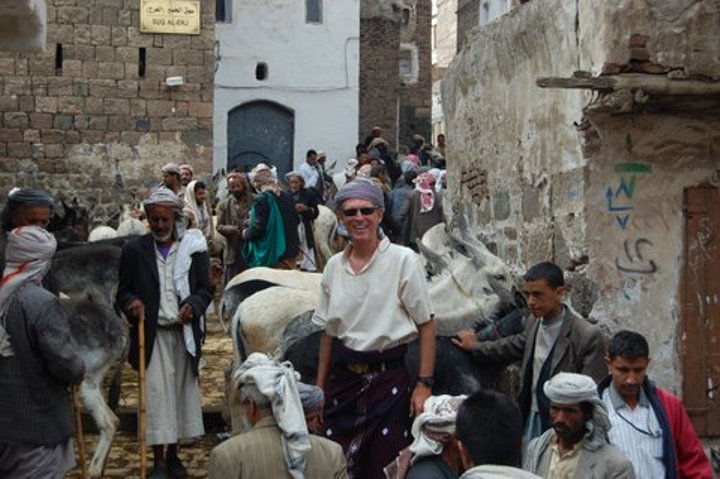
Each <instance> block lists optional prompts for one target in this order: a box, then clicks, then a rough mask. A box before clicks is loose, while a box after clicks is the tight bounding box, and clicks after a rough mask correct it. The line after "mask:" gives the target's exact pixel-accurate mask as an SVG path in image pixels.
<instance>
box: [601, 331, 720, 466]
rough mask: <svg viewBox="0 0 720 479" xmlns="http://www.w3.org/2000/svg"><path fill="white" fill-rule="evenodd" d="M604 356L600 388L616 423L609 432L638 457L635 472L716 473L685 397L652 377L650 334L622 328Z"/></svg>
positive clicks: (632, 459) (629, 453)
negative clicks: (605, 372) (604, 371)
mask: <svg viewBox="0 0 720 479" xmlns="http://www.w3.org/2000/svg"><path fill="white" fill-rule="evenodd" d="M605 361H606V363H607V365H608V367H609V368H610V376H608V377H607V378H605V379H604V380H603V381H602V382H601V383H600V386H599V392H600V397H601V398H602V400H603V401H604V402H605V404H606V405H607V409H608V412H609V415H610V422H611V423H612V429H610V431H609V433H608V437H609V439H610V443H611V444H613V445H614V446H615V447H616V448H618V449H620V451H622V452H623V453H624V454H625V456H627V458H628V459H630V462H632V463H633V466H634V467H635V475H636V476H637V477H664V478H697V479H701V478H702V479H711V478H712V477H713V473H712V469H711V467H710V462H709V461H708V458H707V456H706V455H705V452H704V451H703V447H702V444H701V443H700V440H699V439H698V437H697V434H696V433H695V429H694V428H693V425H692V423H691V422H690V417H689V416H688V414H687V412H686V411H685V407H684V406H683V403H682V401H681V400H680V399H678V398H677V397H676V396H674V395H673V394H671V393H669V392H668V391H666V390H664V389H661V388H659V387H657V386H656V385H655V384H654V383H653V382H652V381H650V380H649V379H648V378H647V375H646V372H647V367H648V364H650V349H649V347H648V343H647V340H646V339H645V338H644V337H643V336H642V335H641V334H639V333H636V332H633V331H620V332H618V333H617V334H615V336H613V338H612V339H611V340H610V345H609V346H608V357H607V358H606V360H605Z"/></svg>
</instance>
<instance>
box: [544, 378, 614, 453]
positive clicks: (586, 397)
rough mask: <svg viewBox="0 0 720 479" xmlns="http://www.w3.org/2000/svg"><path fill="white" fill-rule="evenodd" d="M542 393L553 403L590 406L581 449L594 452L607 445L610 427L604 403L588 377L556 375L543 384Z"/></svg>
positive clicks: (595, 386) (592, 381)
mask: <svg viewBox="0 0 720 479" xmlns="http://www.w3.org/2000/svg"><path fill="white" fill-rule="evenodd" d="M543 392H545V395H546V396H547V397H548V399H549V400H550V402H553V403H558V404H579V403H582V402H588V403H590V404H592V406H593V413H592V418H591V419H590V420H589V421H587V422H586V423H585V428H586V429H587V431H588V432H587V433H586V434H585V440H584V443H583V447H584V448H585V449H588V450H590V451H594V450H597V449H598V448H600V447H601V446H602V445H603V444H606V443H607V432H608V431H609V430H610V428H611V427H612V426H611V423H610V418H609V417H608V412H607V407H606V406H605V403H604V402H603V401H602V400H601V399H600V397H599V396H598V392H597V384H595V381H594V380H593V379H592V378H591V377H590V376H586V375H584V374H576V373H558V374H556V375H555V376H553V377H552V378H550V379H549V380H548V381H546V382H545V384H544V385H543Z"/></svg>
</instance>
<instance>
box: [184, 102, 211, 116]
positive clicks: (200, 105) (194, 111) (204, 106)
mask: <svg viewBox="0 0 720 479" xmlns="http://www.w3.org/2000/svg"><path fill="white" fill-rule="evenodd" d="M188 116H196V117H200V118H212V116H213V104H212V103H210V102H199V101H191V102H188Z"/></svg>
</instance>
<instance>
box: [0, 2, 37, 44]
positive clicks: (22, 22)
mask: <svg viewBox="0 0 720 479" xmlns="http://www.w3.org/2000/svg"><path fill="white" fill-rule="evenodd" d="M46 30H47V5H46V4H45V0H7V1H5V2H2V4H0V50H15V51H20V50H42V49H43V48H45V34H46Z"/></svg>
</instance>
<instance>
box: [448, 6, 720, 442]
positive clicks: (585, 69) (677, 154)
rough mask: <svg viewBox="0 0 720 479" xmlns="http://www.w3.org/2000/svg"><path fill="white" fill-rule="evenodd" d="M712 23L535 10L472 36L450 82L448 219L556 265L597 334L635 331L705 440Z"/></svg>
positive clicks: (505, 253) (713, 387)
mask: <svg viewBox="0 0 720 479" xmlns="http://www.w3.org/2000/svg"><path fill="white" fill-rule="evenodd" d="M718 24H720V0H708V1H704V2H694V1H691V0H685V1H676V2H666V1H660V0H655V1H648V0H630V1H628V0H606V1H603V2H567V1H565V0H545V1H542V2H536V1H531V2H529V3H527V4H525V5H522V6H521V7H520V8H517V9H515V10H513V11H512V12H511V13H510V14H508V15H505V16H503V17H501V18H500V19H498V20H497V21H496V22H493V23H491V24H489V25H487V26H486V27H484V28H476V29H473V30H472V31H471V32H470V34H469V36H468V42H467V44H466V46H465V48H464V49H463V51H462V52H461V53H460V54H459V56H458V57H457V58H456V60H455V61H454V62H453V64H452V65H451V67H450V69H449V70H448V72H447V73H446V76H445V80H444V82H443V105H444V107H445V116H446V120H447V122H448V149H449V150H450V152H451V155H452V156H453V158H456V159H457V162H456V168H454V169H452V170H450V171H449V173H448V183H449V191H450V192H451V193H450V196H451V198H450V201H451V202H452V204H453V207H454V210H455V211H456V214H464V215H466V216H467V217H468V219H469V220H470V222H471V224H472V225H473V228H474V230H475V231H476V233H477V234H479V235H482V236H483V237H484V238H485V239H487V240H488V241H489V242H491V244H492V245H493V246H494V248H495V249H496V250H497V252H498V254H499V255H500V256H501V257H503V258H505V259H506V260H507V261H509V262H510V263H511V264H513V265H514V266H515V267H516V268H517V270H518V272H520V271H523V270H524V269H525V268H527V267H528V266H530V265H532V264H534V263H536V262H538V261H543V260H553V261H555V262H557V263H558V264H560V266H562V267H563V268H564V269H565V270H566V271H567V272H568V275H569V276H570V277H571V281H572V285H573V290H572V294H571V299H572V302H573V305H574V306H575V307H576V308H577V309H579V310H580V311H582V312H583V313H585V314H589V316H590V317H591V318H592V319H594V320H596V321H598V322H599V324H600V325H601V326H602V327H603V328H604V329H605V330H606V331H607V332H608V333H611V332H614V331H617V330H619V329H621V328H631V329H635V330H637V331H640V332H642V333H643V334H644V335H645V336H646V337H647V338H648V340H649V342H650V347H651V355H652V363H651V371H650V374H651V376H653V378H654V379H655V380H657V382H658V383H659V384H660V385H662V386H664V387H667V388H669V389H671V390H673V391H675V392H677V393H679V394H680V395H682V396H683V399H684V402H685V405H686V407H687V409H688V411H689V413H690V416H691V417H692V419H693V422H694V424H695V427H696V429H697V430H698V432H699V433H700V434H701V435H704V436H717V435H719V434H720V403H718V402H717V401H716V398H717V395H718V394H719V392H718V389H717V386H718V384H720V300H719V299H718V298H719V297H720V276H719V273H718V271H720V268H719V267H720V243H719V241H720V240H719V239H718V238H720V236H719V235H718V233H719V232H720V208H719V207H718V205H719V204H720V189H719V187H720V157H719V156H718V151H720V83H719V82H718V79H720V42H719V41H718V40H719V38H720V37H719V36H718V35H719V33H718V32H719V30H718V29H717V25H718ZM575 72H580V73H575ZM540 78H543V79H542V80H538V79H540ZM538 84H540V85H542V86H543V87H544V88H540V87H539V86H538ZM568 88H571V89H568Z"/></svg>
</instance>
